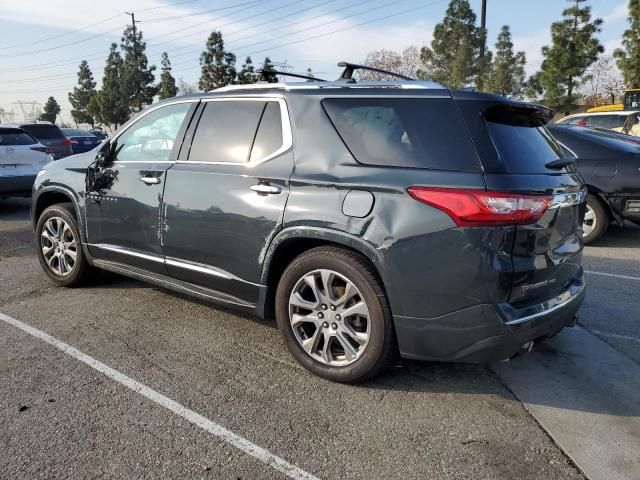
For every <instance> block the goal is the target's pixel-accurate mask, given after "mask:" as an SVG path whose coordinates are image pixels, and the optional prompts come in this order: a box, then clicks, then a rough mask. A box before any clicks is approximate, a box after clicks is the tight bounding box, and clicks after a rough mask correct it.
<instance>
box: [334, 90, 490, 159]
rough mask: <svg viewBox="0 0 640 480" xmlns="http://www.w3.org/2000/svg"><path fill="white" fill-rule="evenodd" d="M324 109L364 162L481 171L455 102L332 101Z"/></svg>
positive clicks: (405, 99) (350, 147)
mask: <svg viewBox="0 0 640 480" xmlns="http://www.w3.org/2000/svg"><path fill="white" fill-rule="evenodd" d="M322 105H323V106H324V108H325V110H326V112H327V114H328V115H329V118H330V119H331V122H332V123H333V125H334V126H335V128H336V130H337V131H338V133H339V134H340V137H341V138H342V140H343V141H344V143H345V145H346V146H347V148H348V149H349V151H350V152H351V154H352V155H353V156H354V157H355V159H356V160H357V161H358V162H360V163H364V164H367V165H381V166H390V167H410V168H428V169H434V170H464V171H475V170H478V169H479V163H478V159H477V155H476V152H475V149H474V147H473V144H472V143H471V138H470V137H469V133H468V131H467V128H466V126H465V124H464V122H463V120H462V117H461V115H460V112H459V111H458V109H457V107H456V105H455V103H454V102H453V100H451V99H415V98H328V99H325V100H323V101H322Z"/></svg>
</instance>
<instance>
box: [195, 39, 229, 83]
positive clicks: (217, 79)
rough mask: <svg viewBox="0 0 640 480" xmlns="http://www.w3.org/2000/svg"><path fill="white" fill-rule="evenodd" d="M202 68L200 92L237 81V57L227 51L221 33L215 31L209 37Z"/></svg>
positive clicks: (203, 54)
mask: <svg viewBox="0 0 640 480" xmlns="http://www.w3.org/2000/svg"><path fill="white" fill-rule="evenodd" d="M200 66H201V74H200V81H199V82H198V87H199V88H200V90H204V91H205V92H208V91H210V90H215V89H216V88H220V87H224V86H225V85H229V84H231V83H233V82H234V81H235V79H236V56H235V55H234V54H233V53H231V52H226V51H225V49H224V40H223V39H222V33H221V32H219V31H217V30H213V31H212V32H211V35H209V38H208V39H207V44H206V50H205V51H204V52H202V54H201V55H200Z"/></svg>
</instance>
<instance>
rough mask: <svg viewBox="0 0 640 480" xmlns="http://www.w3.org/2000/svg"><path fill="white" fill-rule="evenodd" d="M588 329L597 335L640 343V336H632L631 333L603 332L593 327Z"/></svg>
mask: <svg viewBox="0 0 640 480" xmlns="http://www.w3.org/2000/svg"><path fill="white" fill-rule="evenodd" d="M588 331H589V332H591V333H595V334H596V335H598V336H600V337H605V338H616V339H618V340H628V341H630V342H638V343H640V338H636V337H631V336H629V335H620V334H618V333H607V332H603V331H601V330H592V329H588Z"/></svg>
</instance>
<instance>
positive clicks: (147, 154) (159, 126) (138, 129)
mask: <svg viewBox="0 0 640 480" xmlns="http://www.w3.org/2000/svg"><path fill="white" fill-rule="evenodd" d="M190 108H191V103H188V102H185V103H177V104H173V105H167V106H165V107H160V108H158V109H157V110H154V111H152V112H150V113H148V114H147V115H145V116H144V117H142V118H141V119H140V120H138V121H137V122H135V123H134V124H133V125H131V126H130V127H129V128H128V129H127V130H126V131H125V132H124V133H123V134H122V135H120V136H119V137H118V138H117V139H116V152H117V153H116V158H115V160H117V161H121V162H142V161H147V162H148V161H156V162H159V161H167V160H169V158H170V156H171V151H172V150H173V148H174V147H175V146H176V139H177V137H178V132H179V131H180V127H181V126H182V122H184V119H185V117H186V116H187V113H188V112H189V109H190Z"/></svg>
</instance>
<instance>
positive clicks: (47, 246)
mask: <svg viewBox="0 0 640 480" xmlns="http://www.w3.org/2000/svg"><path fill="white" fill-rule="evenodd" d="M35 241H36V248H37V251H38V260H39V261H40V265H41V266H42V269H43V270H44V271H45V273H46V274H47V275H48V276H49V278H51V280H53V282H54V283H56V284H57V285H61V286H64V287H76V286H79V285H81V284H82V283H84V282H85V280H86V279H87V277H88V275H89V274H90V273H91V271H92V270H93V267H91V266H90V265H89V264H88V263H87V259H86V258H85V256H84V252H83V251H82V242H81V240H80V232H79V230H78V222H77V220H76V217H75V213H74V211H73V205H72V204H71V203H59V204H56V205H52V206H50V207H48V208H46V209H45V211H44V212H42V215H40V218H39V219H38V223H37V225H36V238H35Z"/></svg>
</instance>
